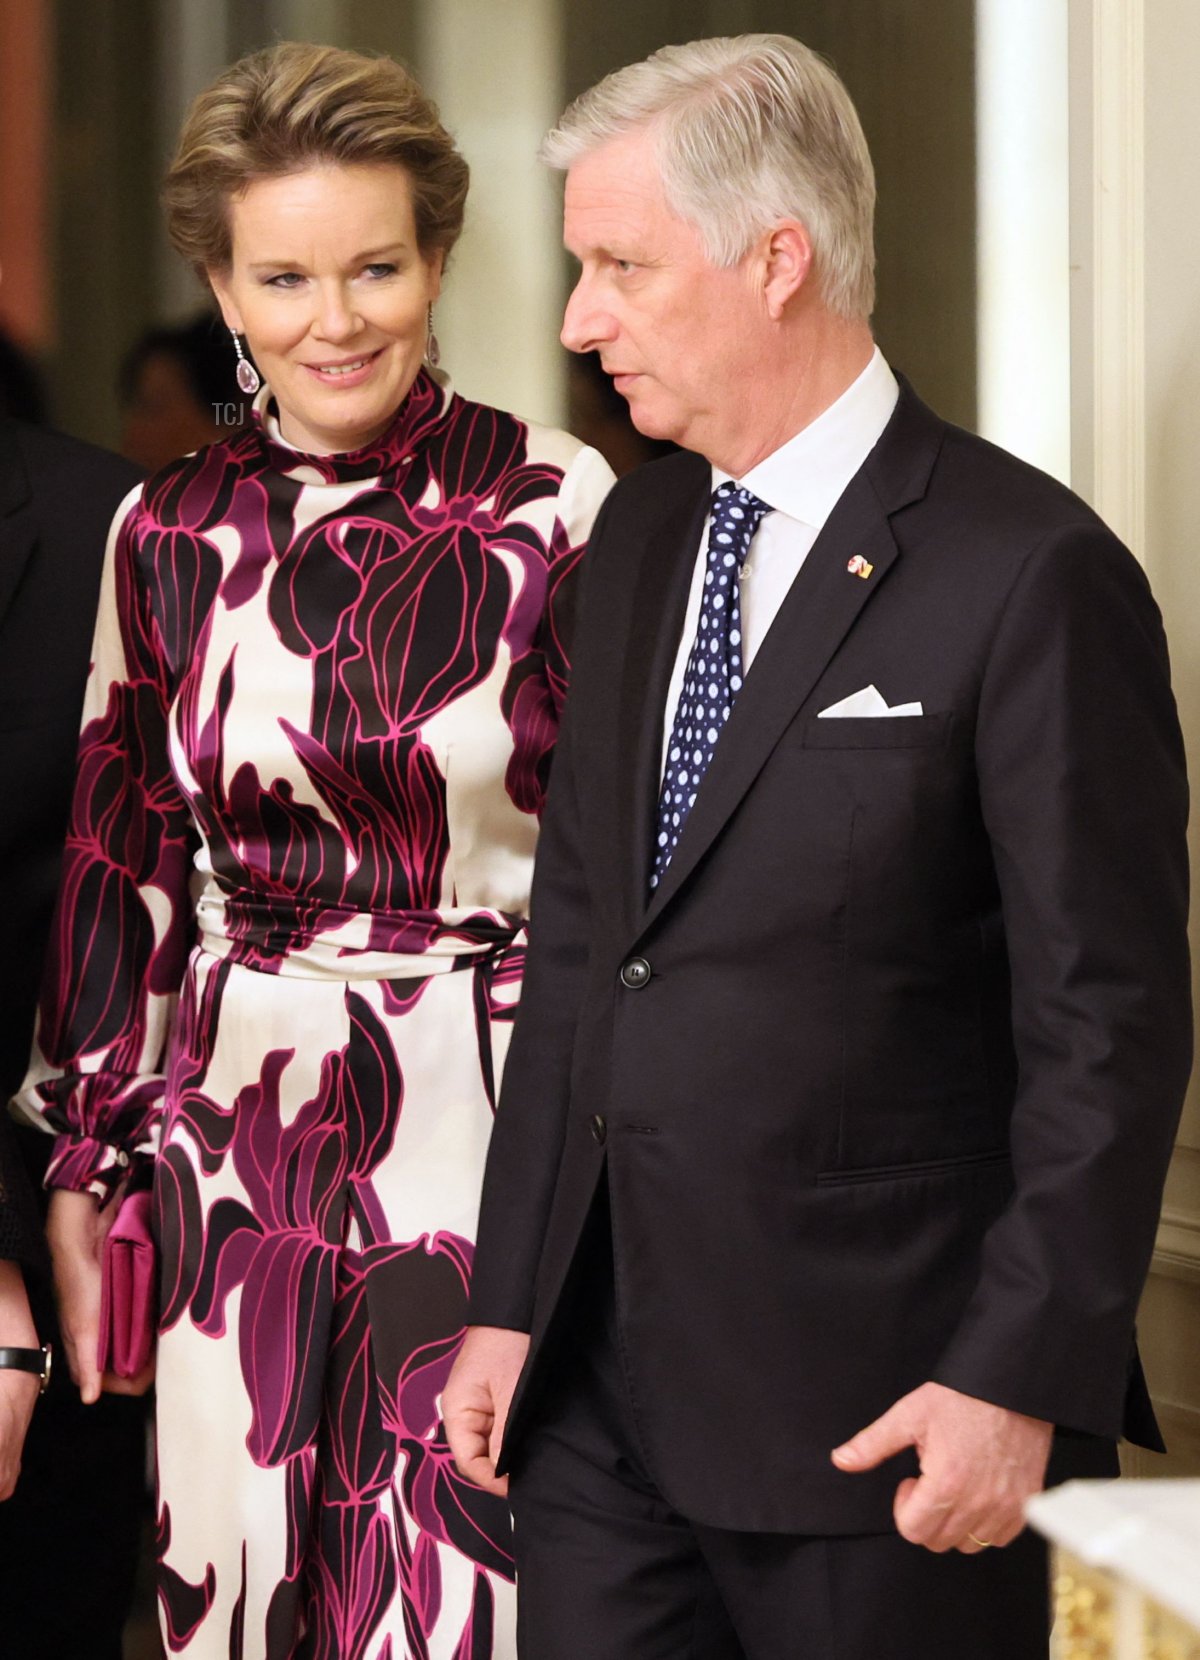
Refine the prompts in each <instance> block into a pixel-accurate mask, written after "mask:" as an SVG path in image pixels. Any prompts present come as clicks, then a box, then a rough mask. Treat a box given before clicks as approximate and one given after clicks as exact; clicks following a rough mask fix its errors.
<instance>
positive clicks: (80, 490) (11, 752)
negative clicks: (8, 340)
mask: <svg viewBox="0 0 1200 1660" xmlns="http://www.w3.org/2000/svg"><path fill="white" fill-rule="evenodd" d="M140 476H141V475H140V474H139V472H138V469H137V468H136V467H133V466H131V465H130V464H129V463H128V462H126V461H122V460H121V459H120V458H119V457H118V456H115V455H109V454H107V453H106V452H105V451H104V450H98V449H95V448H93V447H92V445H90V444H82V443H79V442H77V441H76V440H75V439H73V438H63V437H60V436H59V435H58V434H56V433H49V432H43V431H40V430H39V429H38V428H35V427H30V426H26V425H24V424H23V423H22V422H19V421H12V420H8V419H0V914H2V915H3V916H4V918H5V945H4V949H3V951H0V1091H2V1094H0V1104H2V1103H3V1102H6V1101H7V1099H8V1097H9V1095H10V1094H11V1093H12V1091H13V1090H14V1089H15V1088H16V1087H17V1085H18V1084H19V1083H20V1081H21V1078H22V1075H23V1073H24V1070H25V1066H26V1063H27V1062H28V1059H29V1046H30V1040H31V1037H32V1033H33V1021H34V1007H35V1001H36V998H37V992H38V982H39V979H40V977H41V964H42V956H43V952H44V950H45V944H46V935H47V931H48V929H49V926H50V917H51V913H52V910H53V906H54V894H55V889H56V887H57V885H58V868H59V859H60V856H61V853H62V842H63V834H64V832H65V829H66V822H67V812H68V809H69V807H70V801H71V789H72V786H73V784H74V781H75V752H76V748H77V746H78V742H79V711H80V706H81V704H82V702H83V688H84V683H85V681H86V679H87V672H88V664H89V661H90V652H91V643H92V630H93V626H94V623H95V617H96V598H97V594H98V592H99V587H100V570H101V566H102V564H103V560H104V547H105V541H106V538H107V535H108V529H109V524H110V522H111V520H112V518H113V515H114V514H115V512H116V510H117V506H118V504H119V502H120V501H121V498H122V497H123V496H124V495H125V494H126V492H127V491H129V490H130V489H131V488H132V487H133V486H134V485H135V484H136V483H137V482H138V480H139V478H140ZM9 1133H10V1132H9V1130H8V1123H7V1114H6V1113H4V1112H3V1111H2V1110H0V1140H2V1141H3V1142H4V1143H5V1144H6V1145H8V1146H9V1147H10V1150H11V1144H10V1143H9V1142H8V1137H9ZM48 1144H49V1138H47V1145H48ZM0 1156H2V1155H0ZM9 1174H10V1177H11V1178H12V1180H13V1182H14V1184H15V1179H16V1178H15V1176H14V1175H13V1172H12V1166H11V1162H10V1165H9ZM14 1191H15V1186H14ZM0 1226H2V1224H0ZM22 1233H23V1235H25V1234H26V1233H27V1230H26V1229H24V1228H23V1230H22ZM0 1254H4V1253H3V1252H0ZM10 1254H13V1255H16V1254H18V1252H17V1250H16V1249H15V1248H14V1249H13V1251H12V1252H11V1253H10Z"/></svg>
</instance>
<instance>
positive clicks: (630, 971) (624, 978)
mask: <svg viewBox="0 0 1200 1660" xmlns="http://www.w3.org/2000/svg"><path fill="white" fill-rule="evenodd" d="M649 978H650V964H649V963H648V962H647V961H646V959H645V957H630V959H629V961H628V962H627V963H622V964H621V984H622V985H623V986H628V987H629V989H630V991H640V990H641V989H642V987H643V986H644V985H645V984H646V982H647V981H648V980H649Z"/></svg>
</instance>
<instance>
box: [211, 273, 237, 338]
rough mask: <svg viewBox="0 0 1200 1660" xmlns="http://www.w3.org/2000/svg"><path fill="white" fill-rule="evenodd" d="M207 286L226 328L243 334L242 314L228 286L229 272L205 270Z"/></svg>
mask: <svg viewBox="0 0 1200 1660" xmlns="http://www.w3.org/2000/svg"><path fill="white" fill-rule="evenodd" d="M205 275H206V276H207V278H208V286H209V287H210V288H211V289H212V291H213V297H214V299H215V300H216V302H217V304H218V305H219V306H220V308H221V316H222V317H223V318H224V319H225V326H226V328H230V329H233V330H234V332H235V333H236V334H245V332H246V331H245V329H244V328H243V327H242V314H241V312H240V311H239V310H238V308H237V306H236V305H235V304H234V299H233V294H232V292H231V290H230V287H229V273H228V272H225V271H206V272H205Z"/></svg>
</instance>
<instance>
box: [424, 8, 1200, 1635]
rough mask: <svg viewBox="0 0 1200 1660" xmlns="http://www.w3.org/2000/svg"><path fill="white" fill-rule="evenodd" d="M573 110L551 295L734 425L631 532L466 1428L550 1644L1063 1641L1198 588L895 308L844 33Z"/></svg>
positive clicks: (1143, 1407)
mask: <svg viewBox="0 0 1200 1660" xmlns="http://www.w3.org/2000/svg"><path fill="white" fill-rule="evenodd" d="M546 154H547V157H548V159H549V160H550V161H551V162H552V163H554V164H556V165H558V166H560V167H564V168H565V169H566V171H567V182H566V220H565V226H566V228H565V238H566V242H567V245H568V247H569V248H570V250H571V251H572V253H573V254H574V255H575V256H576V257H577V259H578V260H579V262H580V266H581V275H580V277H579V281H578V284H577V286H576V288H575V291H574V293H573V295H572V297H571V300H570V303H569V305H568V308H567V315H566V322H565V325H564V329H563V339H564V340H565V342H566V343H567V345H568V346H570V347H572V348H573V349H575V350H580V351H583V350H588V349H598V350H599V351H600V353H601V355H602V359H603V361H604V364H605V367H606V368H607V369H608V370H609V372H610V373H611V374H613V376H614V377H615V381H616V385H617V387H618V389H619V390H621V391H622V392H623V393H624V395H625V396H626V397H627V398H628V400H629V404H630V409H631V412H632V414H633V418H634V420H635V421H636V423H637V425H638V426H639V427H640V428H641V429H642V430H643V431H644V432H646V433H649V434H651V435H653V436H654V437H659V438H672V439H674V440H676V441H677V442H678V443H679V444H681V445H682V446H684V448H685V449H687V450H689V451H692V452H694V453H693V454H690V455H683V456H680V457H676V458H674V459H671V460H667V461H662V462H658V463H655V464H654V465H652V466H649V467H646V468H643V469H641V470H640V471H638V472H637V473H635V474H633V475H631V476H630V477H629V478H628V479H626V480H624V481H623V482H622V483H621V484H619V485H618V486H617V487H616V489H615V490H614V492H613V494H612V496H611V497H610V499H609V502H608V504H607V505H606V508H605V510H604V513H603V515H602V518H601V521H600V523H599V525H598V527H597V530H596V533H595V535H594V538H593V541H592V544H591V550H590V553H589V561H588V572H587V576H586V579H585V581H586V591H585V596H584V601H583V611H582V614H581V619H580V624H579V628H578V632H577V641H576V651H575V664H576V667H575V672H574V681H573V687H572V692H571V696H570V699H569V703H568V713H567V717H566V724H565V728H564V735H563V738H562V740H561V741H560V745H559V749H558V757H557V760H556V764H555V774H554V784H553V789H552V792H551V800H550V802H549V803H548V805H547V809H546V816H545V822H544V826H543V831H542V841H541V848H540V852H539V870H538V876H537V881H536V883H535V888H534V896H533V906H532V918H533V936H532V937H533V944H532V950H531V957H530V962H529V968H528V974H527V978H526V984H525V992H524V1004H523V1009H522V1014H521V1019H520V1021H519V1023H518V1027H517V1031H516V1033H515V1036H514V1040H513V1045H512V1050H511V1053H510V1055H509V1058H508V1065H507V1071H506V1076H505V1080H504V1092H503V1096H502V1101H501V1106H500V1109H499V1112H498V1114H497V1121H496V1130H495V1136H494V1141H493V1146H492V1153H491V1158H490V1161H489V1166H488V1173H487V1181H486V1184H485V1189H484V1196H483V1212H482V1219H481V1226H480V1234H479V1245H478V1249H477V1255H476V1261H475V1269H474V1273H475V1279H474V1291H473V1297H472V1319H473V1322H474V1325H473V1327H472V1329H471V1330H470V1331H469V1332H468V1334H467V1338H466V1341H465V1343H464V1347H463V1351H462V1354H461V1357H460V1360H459V1362H458V1366H457V1369H456V1372H455V1374H454V1376H453V1377H452V1379H451V1382H450V1385H449V1387H448V1388H447V1390H446V1393H445V1398H444V1411H445V1416H446V1422H447V1428H448V1431H449V1434H450V1438H451V1442H452V1444H453V1446H454V1448H455V1451H456V1456H457V1458H458V1460H459V1463H460V1466H461V1468H462V1469H463V1471H464V1472H465V1473H466V1474H468V1475H470V1476H472V1477H473V1478H474V1479H477V1480H479V1481H481V1482H482V1483H483V1484H484V1485H490V1486H493V1487H496V1488H498V1489H499V1488H502V1487H503V1472H504V1470H505V1469H511V1471H512V1487H511V1499H512V1504H513V1509H514V1514H515V1519H516V1540H517V1553H518V1561H517V1566H518V1576H519V1583H520V1585H521V1595H522V1604H521V1616H520V1618H521V1622H522V1625H521V1629H522V1641H523V1645H524V1647H523V1653H524V1655H525V1656H526V1660H568V1657H569V1660H650V1657H654V1660H676V1657H677V1660H684V1657H688V1656H696V1655H700V1654H703V1655H706V1656H713V1657H716V1656H721V1657H724V1656H736V1655H739V1654H740V1655H743V1656H744V1657H745V1660H779V1657H782V1656H784V1655H788V1656H792V1655H795V1656H804V1660H834V1657H835V1656H836V1660H867V1657H868V1656H871V1657H879V1656H885V1657H887V1660H941V1657H945V1660H951V1657H955V1660H958V1657H965V1656H969V1657H970V1660H1034V1657H1035V1656H1037V1657H1038V1660H1044V1656H1045V1652H1046V1638H1047V1596H1046V1576H1045V1558H1044V1555H1043V1553H1042V1550H1041V1547H1040V1545H1039V1543H1038V1541H1037V1540H1036V1538H1035V1537H1034V1536H1032V1535H1031V1534H1029V1533H1022V1531H1021V1529H1022V1508H1023V1503H1024V1501H1025V1499H1026V1498H1027V1496H1028V1495H1029V1494H1030V1493H1032V1492H1034V1491H1036V1490H1037V1489H1038V1488H1039V1487H1040V1486H1041V1485H1042V1484H1043V1481H1044V1480H1045V1479H1047V1462H1048V1459H1050V1458H1051V1453H1052V1449H1053V1459H1052V1462H1051V1474H1052V1476H1053V1477H1054V1478H1059V1477H1061V1476H1062V1475H1065V1474H1079V1473H1105V1472H1109V1471H1113V1472H1115V1467H1116V1466H1115V1459H1114V1456H1113V1443H1114V1442H1115V1440H1116V1438H1117V1437H1118V1436H1119V1435H1120V1434H1121V1433H1122V1430H1123V1429H1124V1431H1125V1433H1127V1434H1130V1435H1133V1436H1134V1437H1136V1438H1140V1439H1142V1440H1144V1441H1145V1442H1146V1443H1147V1444H1155V1436H1156V1431H1155V1428H1154V1424H1153V1417H1152V1415H1151V1414H1150V1412H1149V1408H1148V1402H1147V1399H1146V1396H1145V1391H1144V1385H1143V1384H1142V1381H1141V1373H1140V1368H1139V1367H1138V1365H1137V1361H1136V1353H1135V1349H1134V1343H1133V1321H1134V1312H1135V1308H1136V1304H1137V1299H1138V1293H1139V1290H1140V1287H1141V1284H1142V1281H1143V1278H1144V1275H1145V1272H1146V1269H1147V1266H1148V1262H1149V1257H1150V1252H1151V1248H1152V1242H1153V1236H1154V1228H1155V1221H1156V1216H1157V1210H1158V1203H1159V1194H1160V1188H1161V1184H1162V1181H1163V1176H1164V1171H1165V1169H1166V1165H1167V1161H1168V1158H1169V1153H1170V1148H1171V1143H1172V1137H1173V1133H1174V1128H1175V1124H1176V1120H1177V1115H1178V1112H1179V1108H1180V1103H1181V1100H1182V1095H1183V1090H1184V1086H1185V1081H1186V1078H1187V1073H1188V1066H1189V1058H1190V1055H1189V1043H1190V1039H1189V998H1188V954H1187V947H1186V941H1185V917H1186V903H1187V896H1186V886H1187V883H1186V853H1185V843H1184V829H1185V818H1186V796H1185V781H1184V769H1183V754H1182V746H1181V742H1180V736H1179V730H1178V726H1177V723H1176V717H1175V711H1174V705H1173V702H1172V698H1171V693H1170V688H1169V683H1168V671H1167V660H1166V651H1165V646H1164V642H1163V637H1162V631H1161V626H1160V621H1159V617H1158V613H1157V610H1156V609H1155V606H1154V603H1153V601H1152V599H1151V597H1150V594H1149V591H1148V588H1147V585H1146V582H1145V580H1144V578H1143V576H1142V574H1141V571H1140V570H1139V568H1138V566H1137V565H1136V563H1135V562H1134V560H1133V559H1132V558H1131V557H1130V556H1129V554H1128V553H1127V552H1126V551H1125V550H1124V549H1123V548H1122V547H1121V546H1120V545H1119V544H1118V543H1117V541H1116V540H1115V539H1114V538H1113V536H1112V535H1111V534H1110V533H1109V532H1108V531H1107V530H1106V529H1105V528H1104V526H1103V525H1102V524H1101V523H1100V522H1099V521H1098V520H1097V519H1096V517H1095V515H1094V514H1092V513H1091V512H1090V511H1089V509H1088V508H1087V507H1086V506H1085V505H1084V504H1083V503H1082V502H1080V501H1078V500H1077V499H1076V498H1075V497H1074V496H1072V495H1071V494H1070V493H1069V492H1068V491H1067V490H1065V489H1063V488H1061V487H1060V486H1059V485H1057V484H1056V483H1054V482H1053V481H1051V480H1050V479H1048V478H1045V477H1043V476H1042V475H1041V474H1039V473H1037V472H1035V471H1034V470H1033V469H1031V468H1029V467H1027V466H1025V465H1024V464H1022V463H1021V462H1018V461H1017V460H1015V459H1014V458H1012V457H1011V456H1008V455H1005V454H1004V453H1002V452H1000V451H998V450H996V449H994V448H992V447H991V446H990V445H987V444H985V443H983V442H982V441H981V440H979V439H977V438H974V437H972V436H970V435H968V434H966V433H964V432H960V431H956V430H954V429H952V428H950V427H948V426H946V425H945V424H944V423H943V422H942V421H940V420H939V419H938V418H937V417H936V416H935V415H934V414H932V413H931V412H930V411H929V410H928V409H926V408H925V407H924V406H923V405H922V404H921V403H920V402H919V400H918V399H917V397H916V396H915V395H914V393H913V392H912V391H911V389H909V388H908V387H907V386H905V385H903V384H901V385H899V386H898V385H897V382H896V381H895V379H894V377H893V376H892V373H891V371H890V370H889V368H888V367H887V365H886V363H884V361H883V359H882V358H881V357H880V355H879V354H878V353H877V352H876V350H875V348H874V346H873V342H872V338H871V334H870V330H869V326H868V321H867V320H868V318H869V315H870V311H871V305H872V267H873V255H872V250H871V218H872V208H873V194H874V191H873V181H872V174H871V167H870V160H869V157H868V154H867V150H866V146H865V143H864V140H863V137H862V133H861V129H860V127H859V124H858V121H857V118H856V116H855V113H854V110H853V107H852V106H851V104H850V102H849V99H848V97H847V95H846V93H845V90H844V89H843V88H842V86H841V85H840V83H839V82H838V81H837V79H836V77H835V76H834V75H833V74H832V72H831V71H830V70H829V69H828V68H827V67H826V66H825V65H824V64H823V63H822V62H821V61H820V60H819V59H817V58H816V57H815V56H814V55H813V54H812V53H810V52H808V51H807V50H806V49H805V48H804V47H802V46H800V45H799V44H798V43H797V42H795V41H792V40H788V39H786V38H784V37H780V36H748V37H744V38H742V39H738V40H726V41H700V42H696V43H694V44H692V45H690V46H684V47H671V48H667V49H664V50H663V51H662V52H659V53H657V54H655V56H654V57H652V58H651V59H650V60H648V62H646V63H643V64H638V65H636V66H634V67H632V68H629V69H626V70H622V71H620V72H618V73H617V74H616V75H614V76H611V77H609V79H608V80H607V81H605V82H603V83H601V85H600V86H599V87H597V88H595V89H593V91H591V92H590V93H587V94H585V95H584V96H583V97H582V98H581V99H580V100H579V101H578V102H577V104H576V105H574V106H573V107H572V109H571V110H570V111H568V113H567V115H566V117H565V118H564V120H563V123H562V125H561V127H560V128H559V129H558V130H557V131H556V132H555V133H553V134H552V135H551V136H550V139H549V140H548V141H547V146H546ZM915 233H916V234H919V227H917V228H915ZM743 680H744V685H743V683H742V682H743ZM518 1374H520V1375H521V1381H520V1383H519V1385H518V1384H517V1379H518ZM514 1385H517V1387H516V1392H515V1394H514V1392H513V1391H514ZM510 1400H511V1407H510ZM506 1416H507V1420H508V1425H507V1433H506V1434H505V1436H504V1442H503V1450H502V1451H501V1447H500V1441H501V1433H502V1430H503V1427H504V1424H505V1419H506ZM1056 1426H1057V1428H1056ZM1000 1547H1003V1548H1000Z"/></svg>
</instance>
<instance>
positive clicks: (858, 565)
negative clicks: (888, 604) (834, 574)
mask: <svg viewBox="0 0 1200 1660" xmlns="http://www.w3.org/2000/svg"><path fill="white" fill-rule="evenodd" d="M846 569H847V570H848V571H849V572H850V575H851V576H861V577H862V579H863V581H864V582H865V581H866V580H867V578H868V577H869V576H870V574H871V572H872V571H873V570H874V569H875V567H874V565H868V563H867V561H866V560H865V559H864V558H863V556H862V554H861V553H856V554H855V555H854V558H853V559H851V560H849V561H847V564H846Z"/></svg>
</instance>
